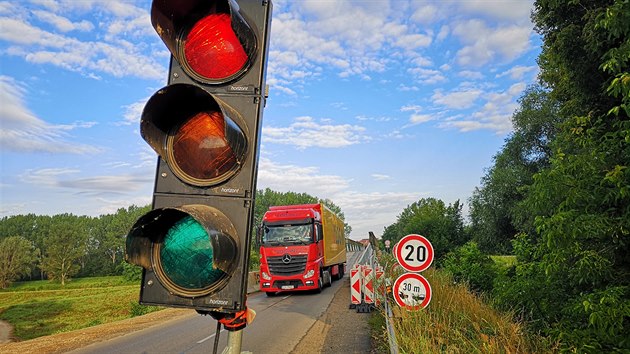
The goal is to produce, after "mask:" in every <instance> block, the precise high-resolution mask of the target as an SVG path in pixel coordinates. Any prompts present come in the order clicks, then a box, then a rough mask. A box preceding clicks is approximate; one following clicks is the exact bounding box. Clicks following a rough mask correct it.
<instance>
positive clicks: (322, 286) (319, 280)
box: [315, 276, 324, 294]
mask: <svg viewBox="0 0 630 354" xmlns="http://www.w3.org/2000/svg"><path fill="white" fill-rule="evenodd" d="M322 289H324V284H323V282H322V277H321V276H320V277H319V279H317V289H315V293H317V294H319V293H321V292H322Z"/></svg>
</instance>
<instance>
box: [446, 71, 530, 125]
mask: <svg viewBox="0 0 630 354" xmlns="http://www.w3.org/2000/svg"><path fill="white" fill-rule="evenodd" d="M525 87H526V85H525V83H522V82H521V83H516V84H513V85H512V86H510V87H509V88H508V89H506V90H505V91H502V92H490V93H485V94H483V99H484V100H485V103H484V104H483V106H482V107H481V108H480V109H479V110H476V111H475V112H474V113H472V114H470V115H468V116H467V117H465V118H462V117H457V118H456V119H451V120H447V121H444V122H442V123H441V124H440V126H441V127H443V128H456V129H457V130H459V131H461V132H469V131H474V130H481V129H487V130H492V131H495V132H496V133H497V134H506V133H508V132H509V131H511V130H512V129H513V127H512V114H513V113H514V111H515V110H516V109H517V108H518V103H517V102H516V99H517V98H518V96H519V95H520V94H521V93H522V92H523V90H524V89H525Z"/></svg>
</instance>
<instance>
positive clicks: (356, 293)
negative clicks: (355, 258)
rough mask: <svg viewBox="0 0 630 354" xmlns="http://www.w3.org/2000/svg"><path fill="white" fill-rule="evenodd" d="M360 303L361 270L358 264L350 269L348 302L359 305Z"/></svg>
mask: <svg viewBox="0 0 630 354" xmlns="http://www.w3.org/2000/svg"><path fill="white" fill-rule="evenodd" d="M360 303H361V272H360V269H359V266H358V264H355V265H354V267H353V268H352V269H351V270H350V304H351V305H359V304H360Z"/></svg>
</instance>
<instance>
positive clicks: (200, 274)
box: [159, 216, 226, 291]
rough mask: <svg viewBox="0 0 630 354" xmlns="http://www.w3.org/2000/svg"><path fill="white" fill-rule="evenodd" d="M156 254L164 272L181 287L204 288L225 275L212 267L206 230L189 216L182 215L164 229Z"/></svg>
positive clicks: (189, 288)
mask: <svg viewBox="0 0 630 354" xmlns="http://www.w3.org/2000/svg"><path fill="white" fill-rule="evenodd" d="M159 255H160V264H161V268H162V271H163V273H164V275H165V276H166V277H167V278H168V280H170V281H171V282H172V283H173V284H174V285H176V286H177V287H179V288H182V289H185V290H190V291H198V290H202V289H207V288H209V287H212V286H213V285H215V284H216V283H218V282H219V281H220V280H221V279H222V278H223V277H225V276H226V273H225V272H223V271H222V270H220V269H217V268H215V267H214V266H213V265H214V250H213V248H212V243H211V242H210V237H208V233H207V231H206V230H205V229H204V227H203V226H202V225H201V224H200V223H199V222H197V221H196V220H195V219H194V218H192V217H191V216H186V217H184V218H182V219H181V220H179V221H178V222H176V223H175V224H174V225H173V226H172V227H171V228H170V229H169V230H168V232H167V233H166V235H165V236H164V239H163V243H162V245H161V247H160V252H159Z"/></svg>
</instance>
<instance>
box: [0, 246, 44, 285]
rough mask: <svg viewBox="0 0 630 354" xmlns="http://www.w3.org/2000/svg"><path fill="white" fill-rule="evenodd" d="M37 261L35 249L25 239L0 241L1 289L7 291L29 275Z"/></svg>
mask: <svg viewBox="0 0 630 354" xmlns="http://www.w3.org/2000/svg"><path fill="white" fill-rule="evenodd" d="M35 260H36V252H35V248H34V247H33V245H32V244H31V242H29V241H28V240H27V239H25V238H24V237H22V236H10V237H4V238H2V239H0V288H2V289H6V288H7V287H9V285H11V283H12V282H14V281H16V280H18V279H19V278H20V277H23V276H27V275H29V274H30V273H31V267H32V266H33V264H34V262H35Z"/></svg>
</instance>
